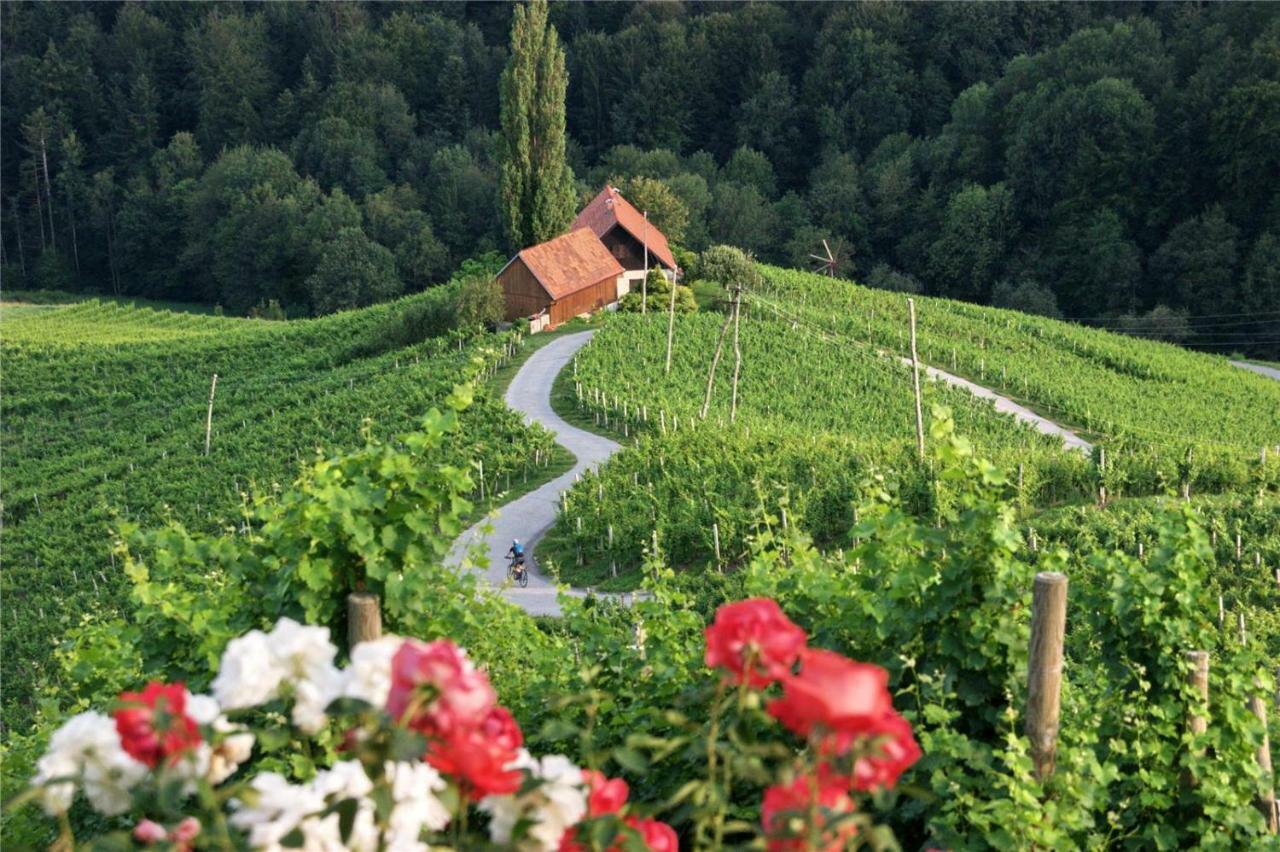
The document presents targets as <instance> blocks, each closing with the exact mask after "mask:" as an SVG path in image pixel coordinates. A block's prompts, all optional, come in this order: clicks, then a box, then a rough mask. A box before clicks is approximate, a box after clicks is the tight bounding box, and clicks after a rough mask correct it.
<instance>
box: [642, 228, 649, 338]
mask: <svg viewBox="0 0 1280 852" xmlns="http://www.w3.org/2000/svg"><path fill="white" fill-rule="evenodd" d="M641 232H642V233H643V234H644V238H643V239H642V240H640V242H642V243H644V280H643V281H641V282H640V313H642V314H647V313H648V312H649V211H648V210H646V211H644V227H643V228H641Z"/></svg>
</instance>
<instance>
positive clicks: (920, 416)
mask: <svg viewBox="0 0 1280 852" xmlns="http://www.w3.org/2000/svg"><path fill="white" fill-rule="evenodd" d="M907 310H908V312H909V313H910V315H911V381H912V384H913V386H914V387H915V392H916V454H917V455H918V456H919V457H920V458H921V459H922V460H923V459H924V412H923V411H922V410H921V406H920V359H919V358H917V357H916V300H915V299H907Z"/></svg>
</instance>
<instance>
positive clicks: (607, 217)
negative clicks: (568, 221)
mask: <svg viewBox="0 0 1280 852" xmlns="http://www.w3.org/2000/svg"><path fill="white" fill-rule="evenodd" d="M569 228H570V230H573V229H576V228H590V229H591V230H592V232H593V233H594V234H595V235H596V236H597V237H599V238H600V241H601V242H603V243H604V244H605V246H606V247H607V248H608V249H609V252H610V254H612V255H613V256H614V257H616V258H617V259H618V262H619V263H621V264H622V266H623V268H624V269H625V270H626V273H625V274H624V275H623V280H624V282H625V283H624V284H623V287H622V289H621V290H620V291H619V293H618V295H622V294H623V293H626V292H628V291H629V288H630V286H631V285H633V284H634V285H637V286H638V285H639V283H640V281H641V280H642V279H643V278H644V271H645V267H646V265H647V266H648V268H649V269H655V268H656V269H661V270H662V271H663V272H664V273H665V274H666V275H667V277H668V278H671V277H673V276H674V275H675V271H676V259H675V257H674V256H673V255H672V254H671V247H670V246H669V245H667V238H666V235H664V234H663V233H662V232H661V231H659V230H658V229H657V228H655V227H654V226H653V225H652V224H651V223H650V222H649V221H648V220H647V219H646V218H645V217H644V214H642V213H641V212H640V211H639V210H637V209H636V208H635V206H634V205H632V204H631V202H629V201H627V199H625V198H623V197H622V193H620V192H618V190H616V189H614V188H613V187H612V186H610V185H608V184H605V187H604V189H602V190H600V194H599V195H597V196H596V197H595V198H593V199H591V203H590V204H588V205H587V206H586V207H584V208H582V212H581V213H579V214H578V218H576V219H574V220H573V224H572V225H570V226H569ZM646 247H648V252H646V251H645V248H646ZM646 254H647V259H646Z"/></svg>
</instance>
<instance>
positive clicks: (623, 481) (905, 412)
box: [543, 267, 1280, 588]
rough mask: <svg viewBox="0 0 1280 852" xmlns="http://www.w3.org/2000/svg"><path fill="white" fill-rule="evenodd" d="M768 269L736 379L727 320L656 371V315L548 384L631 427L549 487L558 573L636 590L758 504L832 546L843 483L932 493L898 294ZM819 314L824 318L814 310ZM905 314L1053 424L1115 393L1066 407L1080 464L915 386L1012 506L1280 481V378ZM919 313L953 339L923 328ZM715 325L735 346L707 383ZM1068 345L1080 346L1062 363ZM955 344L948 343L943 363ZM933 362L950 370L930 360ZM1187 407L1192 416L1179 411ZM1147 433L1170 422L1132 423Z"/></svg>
mask: <svg viewBox="0 0 1280 852" xmlns="http://www.w3.org/2000/svg"><path fill="white" fill-rule="evenodd" d="M764 272H765V278H766V281H767V282H768V284H767V286H766V287H765V288H764V293H763V294H759V293H753V294H749V295H748V296H747V297H745V298H744V306H743V317H742V319H741V321H740V323H739V329H738V330H737V332H736V337H737V339H736V346H737V349H738V350H739V351H740V353H741V366H740V368H739V372H740V376H739V377H738V379H737V380H736V381H735V379H734V378H733V373H734V362H735V360H736V358H737V355H736V354H735V351H734V348H733V347H734V345H735V341H733V340H732V338H733V337H734V335H735V332H734V331H733V330H732V329H728V326H727V324H726V322H725V321H724V320H723V319H722V317H720V316H718V315H716V314H714V313H701V314H697V315H694V316H687V317H680V318H679V319H677V321H676V326H675V329H676V330H675V334H674V344H673V352H672V366H671V370H670V372H669V373H668V372H666V370H665V350H666V327H665V326H666V324H665V323H660V322H656V321H653V320H652V319H651V318H650V319H646V318H644V317H636V316H619V317H617V318H615V319H613V320H612V321H611V322H610V323H609V324H608V325H607V326H606V327H605V328H604V329H602V330H601V331H600V332H598V333H597V335H596V336H595V338H594V339H593V340H592V342H591V344H590V345H589V346H588V347H586V348H585V349H584V350H583V351H582V352H581V353H580V354H579V356H578V358H577V360H576V362H575V364H574V370H573V373H572V375H568V374H566V375H563V376H562V377H561V381H562V382H563V383H565V386H566V389H567V391H568V392H569V393H570V395H571V398H572V399H573V400H574V403H575V405H576V407H577V408H578V409H579V410H580V411H581V412H583V413H584V414H585V415H586V416H588V417H591V418H592V419H593V421H594V422H595V423H596V424H599V425H600V427H601V428H607V429H609V430H610V431H611V432H612V433H614V434H615V436H620V437H635V438H636V441H635V446H634V447H633V448H631V449H629V450H627V451H625V452H623V453H621V454H620V455H619V456H618V457H616V458H615V459H614V460H613V461H612V462H611V463H610V464H609V465H608V466H606V467H605V468H604V469H603V470H601V471H599V472H598V473H596V474H593V475H591V476H588V477H586V478H584V480H583V482H581V483H580V484H579V485H578V486H577V487H576V488H575V489H574V490H573V491H572V492H571V493H570V494H569V495H568V496H567V497H566V498H565V499H564V501H563V504H562V512H561V520H560V522H559V523H558V524H557V525H556V527H555V529H554V530H553V531H552V532H551V533H550V534H549V536H548V538H547V540H546V543H545V544H544V546H543V547H544V550H545V552H546V554H547V555H549V556H550V557H551V558H552V559H553V560H554V561H555V562H556V564H557V566H558V567H559V569H560V572H561V575H562V576H563V577H565V578H567V579H570V580H572V581H574V582H576V583H582V584H602V585H603V586H604V587H605V588H629V587H632V586H634V584H635V583H636V582H638V580H639V577H638V575H637V574H636V573H635V571H634V569H635V567H636V566H638V565H639V564H640V562H641V561H642V559H643V556H644V553H645V552H646V550H652V549H653V548H654V547H655V546H656V547H657V548H659V551H660V552H661V553H662V554H663V556H664V557H665V558H667V559H669V560H671V562H672V563H673V564H675V565H678V566H686V567H687V566H691V565H705V564H709V563H711V562H712V561H713V560H714V563H715V564H716V565H718V566H721V567H723V566H725V565H732V564H734V563H735V562H737V561H738V560H739V559H740V558H741V556H742V554H744V553H745V552H746V549H747V547H748V541H749V538H750V534H751V532H752V530H753V529H754V525H755V523H756V521H757V518H758V516H759V514H760V512H761V511H768V512H769V513H771V514H773V515H775V516H781V513H782V511H783V509H784V507H786V508H787V509H788V510H789V511H790V513H791V517H792V518H793V519H795V520H796V521H797V522H798V523H801V524H802V525H803V527H804V529H805V530H806V531H807V532H808V533H809V534H810V535H812V536H813V537H814V538H815V540H816V541H817V542H819V543H820V544H822V545H823V546H825V547H841V546H844V545H845V544H847V542H846V541H845V540H844V538H846V537H847V536H846V533H847V530H848V529H849V527H850V526H852V525H853V523H854V522H855V520H856V519H855V518H854V517H853V515H852V510H851V506H852V504H853V498H854V496H855V494H856V489H857V488H858V487H859V486H860V483H863V482H864V481H865V480H866V479H868V478H874V477H876V476H888V477H890V478H892V479H893V480H894V481H896V482H900V483H902V484H904V486H906V489H905V493H909V494H910V495H912V497H911V499H912V505H913V507H914V508H916V509H918V510H926V509H928V507H929V506H930V505H931V503H932V501H934V500H935V499H936V493H935V489H934V487H933V485H932V481H931V479H932V477H931V474H930V472H929V470H928V467H927V466H924V467H922V466H920V465H918V464H916V463H915V461H914V458H913V456H914V451H915V446H914V404H913V399H912V383H911V374H910V367H909V366H908V365H906V364H904V363H902V360H901V359H900V358H898V357H894V352H895V349H894V347H896V346H898V345H901V343H902V341H900V340H899V333H900V332H902V333H904V334H905V331H904V330H905V329H906V322H907V317H906V308H905V299H903V298H902V297H901V296H898V295H894V294H886V293H883V292H877V291H872V290H867V289H866V288H861V287H857V286H856V285H852V284H850V283H848V282H841V281H832V280H831V279H828V278H825V277H822V276H817V275H810V274H807V273H797V272H791V271H784V270H776V269H772V268H769V267H764ZM840 299H846V300H847V301H846V302H841V301H840ZM859 299H863V300H865V301H858V300H859ZM832 304H835V305H836V306H837V308H838V309H837V310H834V311H830V310H828V309H827V308H826V306H828V305H832ZM919 313H920V328H921V339H922V341H923V344H922V345H921V357H922V358H924V359H926V363H928V360H927V359H928V357H929V356H930V355H937V354H938V353H939V352H940V351H941V350H942V346H941V344H940V343H938V341H941V340H948V341H951V340H954V341H957V344H956V346H955V347H954V351H955V352H956V353H957V354H956V355H955V363H956V364H957V370H956V372H957V373H961V374H970V371H967V370H965V369H963V368H964V366H965V364H966V363H967V362H966V361H965V359H966V358H968V357H972V358H973V360H974V361H975V362H976V369H974V370H972V371H971V378H972V379H973V380H974V381H979V380H984V379H985V381H986V383H987V384H988V385H990V386H992V387H994V388H996V389H997V390H998V391H999V392H1001V393H1003V394H1007V395H1008V396H1010V397H1012V398H1014V399H1016V400H1017V401H1019V402H1023V403H1024V404H1026V405H1027V406H1028V407H1030V408H1032V409H1034V410H1037V411H1042V412H1045V413H1047V414H1049V415H1050V416H1053V417H1060V415H1059V414H1058V412H1059V411H1060V409H1059V408H1057V407H1056V404H1057V403H1061V402H1063V401H1064V400H1069V399H1077V398H1078V399H1081V400H1083V399H1085V398H1086V394H1085V393H1084V389H1085V388H1087V387H1088V386H1089V383H1090V382H1097V384H1098V386H1099V387H1102V388H1110V389H1111V390H1110V391H1109V392H1103V393H1100V394H1098V395H1097V396H1096V397H1091V396H1090V397H1088V398H1089V399H1093V400H1094V402H1093V403H1081V404H1082V405H1083V406H1084V407H1083V408H1081V409H1079V410H1080V414H1079V416H1069V417H1061V418H1060V419H1061V421H1062V422H1066V423H1078V424H1086V423H1087V424H1091V425H1090V426H1088V427H1083V426H1082V427H1081V428H1082V430H1083V431H1084V432H1085V434H1087V435H1088V436H1089V437H1090V438H1091V439H1092V440H1094V441H1095V442H1097V444H1096V447H1095V449H1094V450H1093V452H1092V454H1091V455H1090V456H1089V457H1086V456H1085V455H1082V454H1080V453H1068V452H1063V450H1062V444H1061V442H1060V441H1059V440H1058V439H1056V438H1051V437H1046V436H1044V435H1041V434H1039V433H1037V432H1035V431H1034V430H1032V429H1031V428H1029V427H1027V426H1025V425H1023V424H1021V423H1019V422H1017V421H1015V420H1013V419H1012V418H1010V417H1008V416H1006V415H1003V414H999V413H997V412H996V411H995V410H994V409H993V408H992V406H991V405H990V404H989V403H988V402H985V401H982V400H979V399H976V398H974V397H973V396H972V395H971V394H969V393H968V392H967V391H964V390H960V389H956V388H953V387H951V386H949V385H946V384H944V383H941V382H928V381H926V382H924V383H923V387H922V397H923V402H922V407H923V410H924V412H925V414H926V417H927V416H928V412H929V411H930V410H931V409H932V408H933V407H934V406H936V405H945V406H946V407H947V408H948V409H949V410H950V411H951V413H952V416H953V417H954V419H955V421H956V423H957V427H958V429H959V431H960V433H961V434H963V435H965V436H966V437H967V438H968V439H969V440H971V441H972V442H973V444H974V445H975V446H976V447H977V448H978V449H979V450H980V451H981V452H982V453H983V454H984V455H985V456H986V457H988V458H990V459H991V460H992V461H994V462H996V463H997V464H1000V465H1002V466H1004V467H1005V468H1006V469H1010V470H1014V469H1016V470H1017V472H1018V475H1017V488H1016V500H1017V503H1018V505H1019V507H1020V509H1021V510H1023V511H1024V512H1030V511H1034V510H1036V509H1039V508H1043V507H1051V506H1056V505H1062V504H1081V503H1091V502H1094V501H1097V500H1099V499H1106V500H1114V499H1117V498H1125V497H1135V496H1136V497H1149V496H1158V495H1164V494H1169V493H1180V494H1182V495H1183V496H1186V497H1191V496H1193V495H1195V496H1198V495H1211V494H1224V493H1232V492H1243V493H1258V492H1262V493H1267V494H1272V495H1274V494H1275V493H1276V491H1277V488H1280V448H1277V447H1275V446H1274V442H1275V441H1276V440H1277V439H1280V419H1278V418H1280V384H1278V383H1276V382H1273V381H1269V380H1267V379H1265V378H1262V377H1260V376H1256V375H1252V374H1248V373H1246V372H1244V371H1242V370H1239V369H1236V368H1234V367H1231V366H1229V365H1227V364H1226V363H1225V362H1223V361H1221V360H1220V359H1215V358H1211V357H1209V356H1203V355H1196V354H1192V353H1187V352H1184V351H1182V350H1177V354H1172V353H1170V357H1169V358H1167V359H1166V358H1164V355H1165V350H1170V349H1172V347H1168V346H1164V345H1163V344H1157V343H1150V342H1147V341H1134V340H1132V339H1124V338H1119V337H1117V336H1116V335H1111V334H1106V333H1103V332H1097V331H1088V330H1081V329H1078V328H1076V327H1072V326H1068V325H1066V324H1064V323H1051V322H1050V321H1047V320H1046V321H1039V320H1035V319H1033V318H1030V317H1027V316H1025V315H1022V314H1014V313H1011V312H998V311H997V312H992V311H991V310H990V309H985V308H974V307H972V306H959V305H958V304H957V303H949V302H945V301H942V300H924V301H923V304H922V305H921V306H920V310H919ZM833 317H834V318H835V319H832V318H833ZM863 317H866V318H867V322H866V323H864V322H863V320H862V318H863ZM935 322H936V323H939V324H941V325H942V327H943V328H944V329H946V330H947V331H946V332H945V333H944V332H942V331H938V330H936V329H934V328H932V327H931V324H932V323H935ZM722 327H723V328H724V329H726V336H727V337H728V338H730V340H728V341H726V342H725V344H724V354H723V355H722V359H721V363H720V364H719V365H718V377H717V379H716V381H715V382H714V384H713V385H712V387H711V392H710V393H709V394H708V393H707V381H708V370H709V366H710V364H711V362H712V360H713V358H714V351H715V349H716V346H717V340H718V339H719V335H720V333H721V331H722ZM868 328H870V330H871V333H870V335H868V331H867V330H868ZM877 330H879V331H878V333H877ZM948 335H954V337H951V336H948ZM1046 340H1048V341H1067V342H1066V343H1062V344H1061V346H1062V347H1063V348H1064V349H1065V350H1067V351H1065V352H1064V351H1057V350H1055V351H1048V350H1046V346H1048V345H1049V344H1047V343H1045V342H1044V341H1046ZM964 342H968V345H969V348H968V349H966V348H964V345H965V344H964ZM1073 346H1074V348H1075V349H1076V351H1077V353H1078V354H1075V355H1072V354H1070V349H1071V348H1072V347H1073ZM931 347H932V348H931ZM886 350H887V351H886ZM952 350H953V347H952V346H950V345H948V346H947V347H946V352H947V354H948V360H949V359H950V354H951V352H952ZM907 351H908V352H909V348H908V350H907ZM975 352H976V353H987V354H974V353H975ZM965 353H968V354H965ZM992 353H994V354H992ZM988 359H989V360H988ZM1166 361H1167V363H1166ZM1059 362H1061V363H1064V364H1066V367H1065V368H1064V369H1063V370H1061V371H1059V370H1057V369H1056V368H1055V367H1054V366H1052V365H1055V364H1057V363H1059ZM933 363H938V364H940V365H941V366H942V367H944V368H945V369H947V370H950V369H951V364H950V363H944V362H943V360H942V359H941V358H940V357H936V358H934V361H933ZM1001 375H1003V376H1004V380H1003V383H1002V382H1001V381H1000V377H1001ZM1028 376H1038V377H1039V378H1028ZM1073 376H1075V378H1074V379H1073V378H1072V377H1073ZM1055 380H1056V381H1055ZM1014 385H1017V388H1016V389H1015V388H1014ZM1059 385H1063V386H1066V387H1069V388H1075V389H1076V391H1075V394H1076V395H1075V396H1071V395H1070V394H1066V393H1065V392H1064V393H1062V394H1059V395H1056V396H1054V395H1049V393H1048V392H1047V391H1046V393H1045V395H1044V396H1041V397H1037V395H1036V390H1035V389H1036V388H1057V387H1058V386H1059ZM1221 388H1225V389H1226V391H1225V395H1226V396H1230V397H1231V399H1232V400H1234V404H1233V405H1231V406H1226V407H1224V409H1223V410H1225V411H1226V414H1225V415H1221V414H1219V413H1218V410H1217V409H1214V408H1213V404H1212V403H1211V402H1209V400H1212V399H1215V398H1217V397H1219V396H1223V395H1224V391H1222V390H1221ZM1046 398H1047V399H1050V400H1053V401H1054V403H1055V404H1054V405H1049V404H1046V403H1044V402H1042V401H1041V400H1043V399H1046ZM1139 398H1141V399H1148V400H1150V401H1151V404H1150V406H1149V408H1150V409H1151V412H1149V416H1145V417H1136V416H1132V415H1130V417H1129V420H1130V421H1131V422H1134V423H1137V424H1138V426H1136V427H1135V428H1137V429H1140V430H1141V431H1139V432H1134V431H1133V430H1132V429H1130V430H1128V431H1124V430H1120V429H1113V430H1112V431H1110V432H1101V431H1099V428H1100V424H1101V423H1102V422H1103V421H1102V420H1100V419H1099V416H1100V415H1095V413H1094V412H1101V413H1102V415H1106V416H1108V417H1119V416H1121V415H1120V413H1119V412H1122V411H1125V410H1129V409H1128V408H1127V407H1126V406H1124V405H1122V404H1117V403H1118V402H1121V401H1123V400H1125V399H1139ZM1183 401H1191V404H1189V405H1184V404H1183ZM1090 405H1092V407H1089V406H1090ZM704 406H705V408H706V414H707V416H706V419H705V420H704V419H703V418H702V411H703V408H704ZM1184 408H1187V409H1190V410H1194V411H1195V412H1197V413H1196V414H1194V415H1190V414H1188V415H1187V416H1181V415H1180V412H1181V411H1182V410H1183V409H1184ZM731 421H732V422H731ZM1107 422H1108V423H1109V422H1110V421H1107ZM1161 423H1164V424H1165V428H1168V429H1169V430H1177V431H1176V433H1175V432H1174V431H1171V432H1170V433H1167V434H1166V433H1162V432H1150V431H1148V429H1150V428H1151V427H1152V426H1153V424H1154V425H1157V426H1158V425H1159V424H1161ZM1197 424H1198V425H1197ZM1197 430H1203V431H1197ZM1197 435H1212V436H1214V437H1212V438H1209V439H1207V440H1203V439H1201V438H1199V437H1197ZM1219 438H1222V439H1223V440H1218V439H1219ZM1226 439H1235V441H1236V443H1230V442H1228V440H1226ZM1268 439H1269V440H1268ZM1250 447H1253V448H1252V449H1250ZM655 536H656V539H655Z"/></svg>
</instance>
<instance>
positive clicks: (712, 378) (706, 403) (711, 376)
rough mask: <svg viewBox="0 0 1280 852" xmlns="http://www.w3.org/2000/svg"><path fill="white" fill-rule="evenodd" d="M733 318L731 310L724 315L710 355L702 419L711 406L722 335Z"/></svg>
mask: <svg viewBox="0 0 1280 852" xmlns="http://www.w3.org/2000/svg"><path fill="white" fill-rule="evenodd" d="M732 320H733V312H732V311H730V312H729V313H727V314H725V315H724V325H722V326H720V338H719V339H718V340H717V341H716V354H715V355H713V356H712V357H711V370H710V371H709V372H708V373H707V394H706V396H705V397H704V398H703V400H702V413H701V415H700V416H701V417H702V419H703V420H706V419H707V410H708V409H709V408H711V388H712V386H713V385H714V384H715V381H716V365H718V364H719V363H720V352H721V350H722V349H723V348H724V336H725V334H726V333H727V332H728V331H729V323H730V322H732ZM671 428H672V431H675V423H674V421H673V422H672V426H671Z"/></svg>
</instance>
